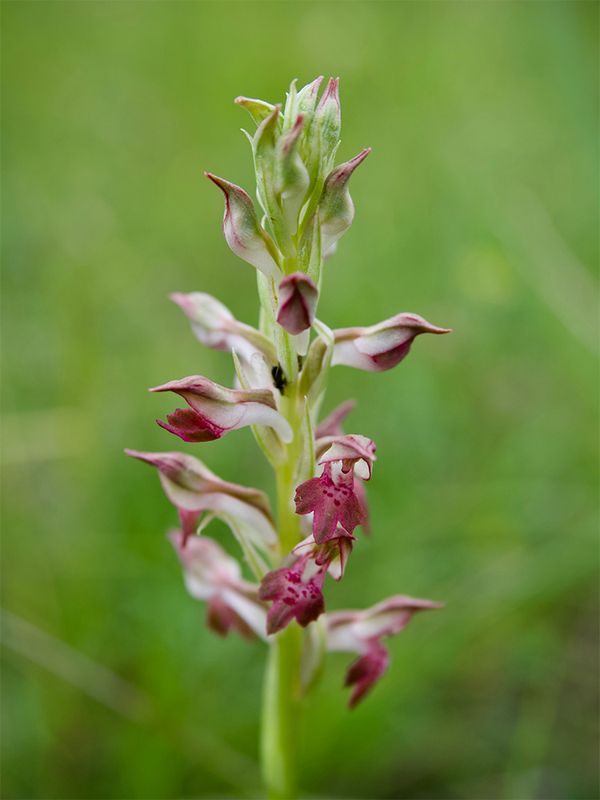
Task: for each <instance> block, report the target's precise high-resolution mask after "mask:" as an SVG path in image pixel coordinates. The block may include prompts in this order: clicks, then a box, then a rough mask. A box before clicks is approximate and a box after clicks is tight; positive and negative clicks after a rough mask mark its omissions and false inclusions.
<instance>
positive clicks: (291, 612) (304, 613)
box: [258, 556, 326, 634]
mask: <svg viewBox="0 0 600 800" xmlns="http://www.w3.org/2000/svg"><path fill="white" fill-rule="evenodd" d="M325 572H326V568H325V567H321V568H320V569H319V570H318V571H317V572H316V573H315V572H312V571H311V565H310V564H309V558H308V556H303V557H301V558H299V559H297V560H296V561H295V562H294V564H292V566H290V567H281V568H280V569H275V570H273V571H272V572H268V573H267V574H266V575H265V577H264V578H263V579H262V583H261V585H260V590H259V593H258V596H259V598H260V599H261V600H272V601H273V605H272V606H271V608H270V609H269V611H268V613H267V633H269V634H271V633H277V632H278V631H281V630H283V628H285V627H286V626H287V625H288V624H289V623H290V622H291V621H292V620H293V619H295V620H296V621H297V622H298V624H299V625H302V627H306V626H307V625H308V624H309V623H311V622H313V621H314V620H316V619H317V617H318V616H319V615H320V614H322V613H323V611H324V610H325V603H324V600H323V593H322V588H323V581H324V579H325Z"/></svg>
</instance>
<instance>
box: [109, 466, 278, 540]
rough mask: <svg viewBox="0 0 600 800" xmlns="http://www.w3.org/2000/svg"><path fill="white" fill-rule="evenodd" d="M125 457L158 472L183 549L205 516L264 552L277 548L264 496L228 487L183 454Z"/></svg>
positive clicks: (248, 490) (248, 488)
mask: <svg viewBox="0 0 600 800" xmlns="http://www.w3.org/2000/svg"><path fill="white" fill-rule="evenodd" d="M125 452H126V453H127V455H130V456H133V458H138V459H139V460H140V461H145V462H146V463H147V464H150V465H151V466H153V467H156V468H157V469H158V472H159V475H160V482H161V484H162V487H163V489H164V492H165V494H166V495H167V497H168V498H169V500H170V501H171V503H173V505H174V506H175V507H176V508H177V510H178V512H179V515H180V518H181V521H182V529H183V538H182V542H181V544H182V545H183V544H184V543H185V542H186V541H187V539H188V537H189V536H190V535H191V534H193V533H194V532H195V530H196V527H197V524H198V521H199V518H200V516H201V514H202V513H204V512H207V511H208V512H212V513H213V514H214V515H215V516H218V517H221V518H222V519H224V520H225V522H227V523H228V524H230V525H232V527H235V529H236V530H237V531H241V534H242V535H243V536H244V537H245V538H247V539H248V540H249V541H250V542H251V543H253V544H255V545H256V546H257V547H259V548H260V549H262V550H263V551H269V550H271V549H272V548H273V547H274V546H275V545H276V544H277V534H276V533H275V529H274V526H273V518H272V516H271V510H270V508H269V501H268V499H267V496H266V495H265V494H264V492H261V491H259V490H258V489H252V488H250V487H248V486H240V485H239V484H237V483H229V482H228V481H224V480H222V479H221V478H219V477H218V476H217V475H215V474H214V472H211V471H210V470H209V469H208V467H206V466H205V465H204V464H203V463H202V461H200V460H199V459H197V458H194V457H193V456H190V455H187V454H185V453H142V452H139V451H137V450H126V451H125Z"/></svg>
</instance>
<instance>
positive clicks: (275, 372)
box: [271, 364, 287, 394]
mask: <svg viewBox="0 0 600 800" xmlns="http://www.w3.org/2000/svg"><path fill="white" fill-rule="evenodd" d="M271 375H272V376H273V384H274V386H275V388H277V389H279V392H280V393H281V394H283V392H284V390H285V387H286V385H287V379H286V377H285V373H284V372H283V370H282V369H281V367H280V365H279V364H277V366H276V367H273V369H272V370H271Z"/></svg>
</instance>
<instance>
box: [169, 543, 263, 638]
mask: <svg viewBox="0 0 600 800" xmlns="http://www.w3.org/2000/svg"><path fill="white" fill-rule="evenodd" d="M169 539H170V541H171V544H172V545H173V547H174V548H175V552H176V553H177V556H178V558H179V560H180V562H181V566H182V568H183V576H184V582H185V585H186V588H187V590H188V592H189V593H190V595H191V596H192V597H193V598H195V599H196V600H205V601H207V602H208V607H207V623H208V626H209V628H211V630H213V631H214V632H215V633H217V634H219V635H220V636H226V635H227V634H228V633H229V631H230V630H235V631H236V632H237V633H239V634H240V635H242V636H244V637H246V638H253V637H255V636H259V637H260V638H262V639H265V638H266V619H267V610H266V607H265V605H264V603H262V602H261V601H260V600H259V597H258V586H257V585H256V584H252V583H249V582H248V581H246V580H244V579H243V578H242V571H241V568H240V565H239V563H238V561H236V559H234V558H232V557H231V556H229V555H228V554H227V553H226V552H225V551H224V550H223V548H222V547H221V546H220V545H219V544H217V542H215V541H214V540H212V539H209V538H208V537H206V536H194V537H193V538H192V539H190V540H189V541H187V542H186V536H185V534H184V533H183V532H182V531H171V533H170V534H169Z"/></svg>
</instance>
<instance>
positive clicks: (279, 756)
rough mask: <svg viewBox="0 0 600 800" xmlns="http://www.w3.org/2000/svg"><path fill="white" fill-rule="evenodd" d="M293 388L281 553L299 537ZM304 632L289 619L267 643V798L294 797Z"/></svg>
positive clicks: (281, 480) (283, 473)
mask: <svg viewBox="0 0 600 800" xmlns="http://www.w3.org/2000/svg"><path fill="white" fill-rule="evenodd" d="M296 389H297V387H296V385H294V384H288V386H287V387H286V390H285V392H286V393H285V397H284V398H282V400H283V401H284V402H283V403H282V406H284V408H283V409H282V410H284V412H285V413H286V417H287V419H288V421H289V423H290V425H291V427H292V430H293V432H294V439H293V441H292V442H291V444H290V445H289V447H288V450H287V459H286V461H285V462H284V463H283V464H282V465H281V466H280V467H279V468H278V469H277V475H276V478H277V516H278V529H279V542H280V554H281V557H282V558H283V557H285V556H286V555H287V554H288V553H289V552H290V550H291V549H292V548H293V547H294V546H295V545H296V544H297V543H298V541H299V539H300V524H299V517H298V516H297V515H296V514H295V513H294V508H293V505H292V499H293V493H294V489H295V486H294V468H295V465H296V463H297V460H298V456H299V451H300V447H301V442H300V436H301V431H300V429H301V418H300V416H299V414H298V403H297V391H296ZM301 646H302V633H301V631H300V628H299V627H298V625H297V624H296V623H295V622H292V623H291V624H290V625H288V627H287V628H286V629H285V630H283V631H282V632H281V633H278V634H277V635H276V636H275V637H274V640H273V642H272V643H271V647H270V652H269V660H268V664H267V670H266V673H265V683H264V693H263V717H262V743H261V744H262V766H263V775H264V780H265V783H266V786H267V790H268V796H269V799H270V800H294V798H296V797H297V776H296V754H297V751H298V745H297V738H296V732H297V726H298V718H299V705H300V675H299V666H300V655H301Z"/></svg>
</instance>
